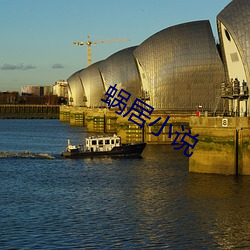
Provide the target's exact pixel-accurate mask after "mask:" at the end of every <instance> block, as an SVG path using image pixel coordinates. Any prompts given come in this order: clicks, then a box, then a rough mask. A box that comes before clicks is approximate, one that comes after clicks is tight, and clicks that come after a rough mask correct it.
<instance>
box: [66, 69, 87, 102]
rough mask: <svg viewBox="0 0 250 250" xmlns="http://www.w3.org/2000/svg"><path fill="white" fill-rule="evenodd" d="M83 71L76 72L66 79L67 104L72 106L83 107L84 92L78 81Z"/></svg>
mask: <svg viewBox="0 0 250 250" xmlns="http://www.w3.org/2000/svg"><path fill="white" fill-rule="evenodd" d="M83 70H84V69H81V70H78V71H77V72H75V73H74V74H72V75H71V76H70V77H69V78H68V79H67V82H68V92H69V104H70V105H74V106H84V105H85V102H84V96H85V92H84V89H83V86H82V83H81V80H80V73H81V71H83Z"/></svg>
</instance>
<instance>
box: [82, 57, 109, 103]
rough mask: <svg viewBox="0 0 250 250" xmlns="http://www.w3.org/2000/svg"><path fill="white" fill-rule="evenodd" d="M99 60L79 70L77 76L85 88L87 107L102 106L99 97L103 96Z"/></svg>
mask: <svg viewBox="0 0 250 250" xmlns="http://www.w3.org/2000/svg"><path fill="white" fill-rule="evenodd" d="M100 63H101V61H100V62H97V63H94V64H92V65H90V66H89V67H87V68H86V69H84V70H83V71H81V72H80V74H79V77H80V80H81V83H82V86H83V88H84V90H85V94H86V97H85V98H84V99H85V101H86V106H87V107H101V106H104V105H103V102H102V101H101V99H102V98H103V95H104V94H105V93H104V86H103V81H102V78H101V75H100V72H99V65H100Z"/></svg>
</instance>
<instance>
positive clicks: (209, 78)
mask: <svg viewBox="0 0 250 250" xmlns="http://www.w3.org/2000/svg"><path fill="white" fill-rule="evenodd" d="M134 55H135V58H136V60H137V63H138V68H139V71H140V75H141V79H142V86H143V88H144V90H145V91H148V92H149V95H150V101H149V105H151V106H152V107H154V108H155V109H158V110H166V111H167V110H172V111H178V110H179V111H188V110H194V109H195V108H196V107H197V106H199V105H202V107H203V108H204V109H206V110H209V109H212V108H213V106H214V103H215V99H216V92H217V90H218V89H219V88H220V85H221V82H222V81H223V80H224V68H223V64H222V61H221V58H220V56H219V53H218V51H217V48H216V44H215V41H214V38H213V34H212V30H211V26H210V23H209V21H197V22H190V23H184V24H180V25H176V26H173V27H170V28H167V29H164V30H162V31H160V32H158V33H156V34H155V35H153V36H151V37H150V38H148V39H147V40H146V41H144V42H143V43H142V44H141V45H140V46H139V47H138V48H137V49H136V50H135V51H134Z"/></svg>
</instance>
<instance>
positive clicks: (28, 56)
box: [0, 0, 231, 92]
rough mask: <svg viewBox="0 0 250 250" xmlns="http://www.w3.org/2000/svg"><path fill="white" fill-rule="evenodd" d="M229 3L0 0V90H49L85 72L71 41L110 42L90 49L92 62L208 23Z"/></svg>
mask: <svg viewBox="0 0 250 250" xmlns="http://www.w3.org/2000/svg"><path fill="white" fill-rule="evenodd" d="M230 2H231V0H220V1H218V0H202V1H201V0H175V1H173V0H136V1H134V0H133V1H132V0H105V1H103V0H95V1H87V0H74V1H72V0H0V4H1V8H0V91H19V92H20V90H21V86H23V85H34V86H35V85H53V84H54V82H56V81H58V80H67V79H68V78H69V77H70V76H71V75H72V74H73V73H74V72H76V71H77V70H80V69H82V68H85V67H87V46H85V45H84V46H74V45H72V42H73V41H87V39H88V35H90V37H91V40H93V41H95V40H113V39H115V40H116V39H121V38H128V39H129V41H128V42H110V43H103V44H97V45H96V46H92V63H95V62H97V61H100V60H104V59H106V58H107V57H109V56H111V55H112V54H114V53H115V52H117V51H119V50H122V49H124V48H127V47H131V46H135V45H139V44H141V43H142V42H143V41H145V40H146V39H147V38H149V37H150V36H152V35H154V34H155V33H157V32H159V31H161V30H163V29H166V28H168V27H171V26H173V25H178V24H181V23H185V22H191V21H199V20H209V21H210V23H211V26H212V29H213V34H214V37H215V39H217V37H218V34H217V27H216V16H217V15H218V14H219V12H220V11H222V10H223V9H224V8H225V7H226V6H227V5H228V4H229V3H230Z"/></svg>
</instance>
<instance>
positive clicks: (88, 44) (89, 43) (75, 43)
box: [73, 35, 129, 66]
mask: <svg viewBox="0 0 250 250" xmlns="http://www.w3.org/2000/svg"><path fill="white" fill-rule="evenodd" d="M127 41H129V39H127V38H122V39H117V40H100V41H91V40H90V36H89V35H88V41H86V42H73V44H74V45H87V46H88V66H90V65H91V64H92V59H91V45H92V44H99V43H110V42H127Z"/></svg>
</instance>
